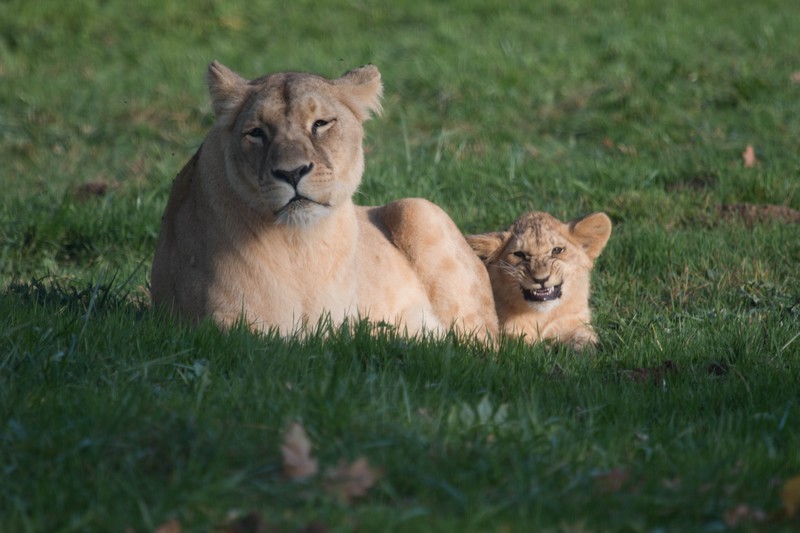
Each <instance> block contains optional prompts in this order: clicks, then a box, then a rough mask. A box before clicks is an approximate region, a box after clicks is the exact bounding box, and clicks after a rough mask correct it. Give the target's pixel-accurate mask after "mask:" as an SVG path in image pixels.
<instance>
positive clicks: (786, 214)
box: [718, 204, 800, 225]
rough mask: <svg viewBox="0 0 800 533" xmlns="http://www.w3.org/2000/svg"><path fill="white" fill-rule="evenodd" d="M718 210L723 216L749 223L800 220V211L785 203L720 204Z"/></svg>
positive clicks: (794, 222)
mask: <svg viewBox="0 0 800 533" xmlns="http://www.w3.org/2000/svg"><path fill="white" fill-rule="evenodd" d="M718 211H719V214H720V216H721V217H722V218H726V219H739V220H741V221H742V222H744V223H745V224H747V225H753V224H764V223H769V222H779V223H781V224H797V223H799V222H800V211H798V210H797V209H792V208H791V207H787V206H785V205H773V204H727V205H721V206H719V208H718Z"/></svg>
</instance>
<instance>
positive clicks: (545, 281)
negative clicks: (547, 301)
mask: <svg viewBox="0 0 800 533" xmlns="http://www.w3.org/2000/svg"><path fill="white" fill-rule="evenodd" d="M531 278H532V279H533V281H534V282H535V283H538V284H539V285H541V286H542V288H544V284H545V283H547V280H548V279H550V276H549V275H548V276H545V277H543V278H537V277H536V275H532V276H531Z"/></svg>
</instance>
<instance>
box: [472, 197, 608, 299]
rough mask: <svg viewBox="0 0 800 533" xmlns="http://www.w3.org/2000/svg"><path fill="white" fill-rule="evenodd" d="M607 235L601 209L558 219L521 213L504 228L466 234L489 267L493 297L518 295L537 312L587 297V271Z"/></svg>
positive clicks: (592, 264) (604, 243)
mask: <svg viewBox="0 0 800 533" xmlns="http://www.w3.org/2000/svg"><path fill="white" fill-rule="evenodd" d="M610 235H611V220H610V219H609V218H608V216H606V215H605V214H604V213H594V214H592V215H589V216H586V217H583V218H579V219H576V220H572V221H570V222H568V223H566V224H565V223H563V222H561V221H559V220H558V219H556V218H554V217H552V216H551V215H549V214H547V213H542V212H539V211H533V212H530V213H526V214H524V215H522V216H520V217H519V218H518V219H517V220H516V221H515V222H514V224H512V225H511V227H509V228H508V229H507V230H506V231H500V232H493V233H482V234H479V235H470V236H468V237H467V241H468V242H469V244H470V246H472V249H473V250H475V252H476V253H477V254H478V256H479V257H480V258H481V259H482V260H483V262H484V263H485V264H486V265H487V267H488V268H489V273H490V276H491V279H492V288H493V289H494V291H495V297H496V299H497V300H498V301H500V300H506V299H512V300H513V299H516V300H519V299H520V298H521V299H523V300H524V301H525V302H527V304H528V305H529V306H531V307H533V308H534V309H535V310H537V311H540V312H547V311H549V310H550V309H554V308H555V307H556V306H557V305H559V304H560V303H561V302H562V301H563V300H566V299H570V300H572V299H579V300H583V301H585V302H588V298H589V272H590V271H591V269H592V267H593V266H594V260H595V259H596V258H597V257H598V256H599V255H600V252H601V251H602V250H603V248H604V247H605V245H606V242H608V238H609V236H610Z"/></svg>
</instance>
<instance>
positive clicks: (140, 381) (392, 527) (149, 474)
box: [0, 0, 800, 533]
mask: <svg viewBox="0 0 800 533" xmlns="http://www.w3.org/2000/svg"><path fill="white" fill-rule="evenodd" d="M799 19H800V8H798V6H797V5H796V2H795V1H794V0H766V1H762V2H749V3H745V2H733V3H732V2H725V1H722V0H709V1H705V2H698V1H689V0H676V1H674V2H655V1H646V0H628V1H621V0H614V1H611V2H601V1H599V0H594V1H592V0H584V1H579V0H562V1H556V0H543V1H537V2H531V1H530V0H527V1H523V0H509V1H506V2H503V3H492V2H485V1H478V0H458V1H456V0H452V1H442V2H420V1H412V0H401V1H397V2H389V3H383V2H375V1H371V0H361V1H356V0H336V1H330V2H310V1H307V0H293V1H291V2H287V1H279V0H270V1H264V2H252V1H250V2H245V1H241V0H228V1H222V0H219V1H215V0H201V1H197V2H187V1H175V2H163V1H160V2H156V1H153V0H143V1H140V2H125V1H122V0H107V1H102V0H75V1H71V2H61V1H55V0H38V1H36V2H30V1H21V0H7V1H4V2H2V3H0V188H2V191H3V194H2V196H0V317H2V319H0V531H9V532H11V531H15V532H16V531H36V532H38V531H138V532H144V531H155V530H159V531H161V533H169V532H174V531H176V530H177V528H180V529H181V530H182V531H215V530H227V531H242V532H250V531H353V530H359V531H541V530H552V531H561V530H565V531H621V530H624V531H718V530H724V529H726V528H737V527H739V528H744V529H748V530H749V529H756V530H787V531H789V530H794V529H796V528H798V526H800V518H798V514H800V513H798V512H797V510H796V509H795V507H796V506H800V501H799V500H800V495H798V494H796V493H794V492H795V491H794V489H793V488H792V487H794V486H795V485H793V480H794V479H795V478H797V476H800V270H799V269H798V264H800V211H798V210H800V159H799V157H800V156H798V139H800V55H798V50H800V37H798V32H797V20H799ZM213 59H218V60H220V61H222V62H223V63H225V64H226V65H228V66H230V67H231V68H233V69H235V70H237V71H238V72H240V73H242V74H243V75H244V76H247V77H257V76H260V75H262V74H264V73H268V72H274V71H279V70H303V71H312V72H316V73H319V74H322V75H325V76H328V77H335V76H338V75H340V74H342V73H343V72H344V71H346V70H348V69H350V68H352V67H356V66H359V65H362V64H365V63H373V64H375V65H377V66H378V68H379V69H380V71H381V73H382V76H383V80H384V85H385V91H384V92H385V98H384V113H383V115H382V116H381V117H378V118H376V119H374V120H372V121H370V122H368V123H367V124H366V130H367V138H366V141H365V148H366V154H367V155H366V157H367V163H366V164H367V168H366V172H365V177H364V182H363V185H362V187H361V189H360V191H359V193H358V195H357V197H356V201H357V202H358V203H361V204H380V203H384V202H387V201H389V200H392V199H395V198H400V197H406V196H422V197H425V198H428V199H430V200H432V201H434V202H436V203H437V204H439V205H440V206H442V207H443V208H444V209H445V210H446V211H447V212H448V213H450V215H451V216H452V217H453V219H454V220H455V221H456V223H457V224H458V225H459V227H460V228H461V229H462V230H463V231H464V232H466V233H473V232H480V231H488V230H495V229H500V228H503V227H505V226H507V225H508V224H509V223H510V222H511V221H512V220H513V219H514V218H516V216H517V215H518V214H520V213H521V212H523V211H526V210H531V209H537V210H545V211H549V212H551V213H552V214H554V215H555V216H557V217H560V218H562V219H568V218H572V217H575V216H578V215H582V214H587V213H590V212H593V211H604V212H606V213H607V214H608V215H609V216H610V217H611V218H612V220H613V222H614V230H613V233H612V236H611V240H610V241H609V245H608V247H607V248H606V249H605V251H604V252H603V254H602V255H601V256H600V258H599V260H598V262H597V264H596V268H595V271H594V277H593V288H594V292H593V297H592V306H593V308H594V310H595V323H596V328H597V331H598V334H599V335H600V338H601V344H600V346H599V348H598V351H597V353H596V354H595V355H594V356H592V357H587V356H582V355H580V354H576V353H573V352H571V351H569V350H565V349H562V350H548V349H546V348H544V347H542V346H535V347H530V346H527V345H525V344H522V343H520V342H518V341H516V340H514V339H506V340H505V341H504V342H503V344H502V345H501V346H500V348H499V349H498V350H497V351H496V352H492V351H488V350H486V349H484V348H482V347H481V346H478V345H476V344H474V343H472V342H470V341H469V340H467V339H461V338H457V337H453V336H450V337H448V338H446V339H440V340H431V339H424V338H422V339H407V338H403V337H400V336H397V335H396V334H395V333H393V332H392V331H383V332H378V333H375V334H371V333H370V331H371V329H370V328H369V327H367V325H366V324H356V325H355V326H356V327H354V328H343V329H334V330H331V328H327V329H326V328H325V327H323V328H321V330H320V333H319V335H314V336H312V337H310V338H308V339H305V340H298V339H281V338H278V337H276V336H270V335H256V334H253V333H251V332H249V331H248V330H247V329H246V328H244V327H239V328H234V329H233V330H231V331H228V332H220V331H219V330H217V329H216V328H215V327H214V326H212V325H209V324H203V325H200V326H198V327H187V326H185V325H182V324H179V323H175V322H174V321H172V320H170V319H169V318H167V317H164V316H159V315H158V314H156V313H154V312H153V311H152V310H151V309H150V300H149V292H148V289H147V287H148V283H149V270H150V264H151V262H152V257H153V253H154V251H155V244H156V238H157V235H158V229H159V220H160V216H161V213H162V211H163V209H164V206H165V203H166V200H167V196H168V194H169V190H170V186H171V182H172V179H173V177H174V176H175V174H176V173H177V172H178V171H179V170H180V168H181V166H182V165H183V164H184V163H185V162H186V161H187V160H188V159H189V157H191V155H192V154H193V153H194V151H195V150H196V149H197V147H198V146H199V145H200V143H201V142H202V139H203V137H204V135H205V133H206V132H207V131H208V129H209V128H210V126H211V124H212V116H211V111H210V105H209V103H208V98H207V94H206V88H205V82H204V75H205V71H206V68H207V65H208V63H209V62H210V61H211V60H213ZM293 422H296V423H299V424H300V426H301V427H302V428H303V429H304V431H305V436H306V438H307V442H308V443H310V445H311V450H310V455H311V458H312V459H315V460H316V461H317V462H318V472H317V473H316V474H315V475H312V476H310V477H307V478H305V479H291V478H289V479H287V476H286V475H285V472H284V460H283V452H282V444H283V443H285V441H284V439H285V434H286V432H287V429H288V428H289V427H290V424H292V423H293ZM364 460H366V464H367V465H369V466H368V472H369V473H370V474H374V475H375V476H376V478H377V479H376V480H375V482H374V483H372V484H367V485H369V486H365V487H362V488H363V489H364V490H363V494H362V495H356V494H351V493H350V492H348V491H347V490H345V489H342V483H338V484H337V472H339V473H341V472H342V471H343V469H345V468H346V466H347V465H353V464H360V465H364V462H363V461H364ZM359 461H361V462H359ZM797 492H800V491H797ZM170 528H171V529H170ZM259 528H261V529H259Z"/></svg>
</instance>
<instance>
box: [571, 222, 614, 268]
mask: <svg viewBox="0 0 800 533" xmlns="http://www.w3.org/2000/svg"><path fill="white" fill-rule="evenodd" d="M569 233H570V235H571V236H572V238H573V239H575V241H576V242H578V243H579V244H580V245H581V246H582V247H583V249H584V251H585V252H586V255H588V256H589V259H591V260H592V261H594V260H595V259H597V258H598V257H599V256H600V252H602V251H603V248H605V246H606V243H607V242H608V238H609V237H610V236H611V219H610V218H608V215H606V214H605V213H592V214H591V215H587V216H585V217H583V218H577V219H575V220H571V221H570V222H569Z"/></svg>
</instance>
